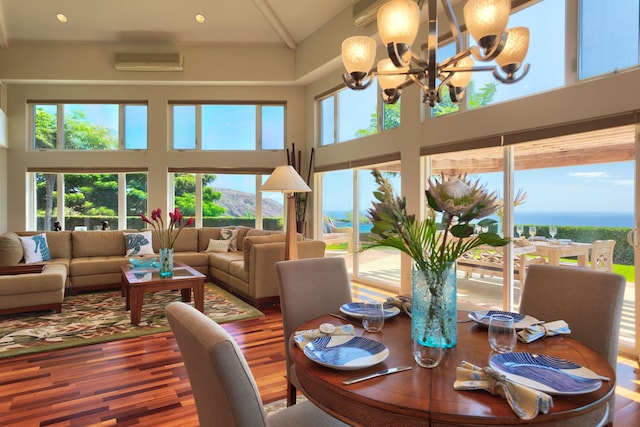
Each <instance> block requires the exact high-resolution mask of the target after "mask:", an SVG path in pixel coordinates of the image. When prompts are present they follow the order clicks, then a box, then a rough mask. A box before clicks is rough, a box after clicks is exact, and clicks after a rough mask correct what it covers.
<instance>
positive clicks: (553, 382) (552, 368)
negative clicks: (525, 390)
mask: <svg viewBox="0 0 640 427" xmlns="http://www.w3.org/2000/svg"><path fill="white" fill-rule="evenodd" d="M489 366H491V367H492V368H493V369H495V370H496V371H498V372H500V373H503V374H504V375H505V376H506V377H507V378H508V379H510V380H511V381H513V382H516V383H518V384H522V385H525V386H527V387H531V388H533V389H536V390H540V391H543V392H545V393H549V394H557V395H575V394H584V393H591V392H592V391H595V390H597V389H599V388H600V386H601V385H602V381H601V380H600V378H599V377H598V375H597V374H596V373H595V372H593V371H592V370H590V369H588V368H585V367H584V366H581V365H578V364H577V363H574V362H570V361H568V360H565V359H560V358H557V357H553V356H547V355H545V354H535V353H505V354H498V355H495V356H493V357H491V360H489Z"/></svg>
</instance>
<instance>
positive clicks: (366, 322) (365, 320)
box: [362, 302, 384, 332]
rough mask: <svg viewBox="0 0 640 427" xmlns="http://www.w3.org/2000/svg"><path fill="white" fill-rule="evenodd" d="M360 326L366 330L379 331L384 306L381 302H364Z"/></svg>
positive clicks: (381, 325)
mask: <svg viewBox="0 0 640 427" xmlns="http://www.w3.org/2000/svg"><path fill="white" fill-rule="evenodd" d="M362 326H363V327H364V329H365V330H366V331H367V332H380V331H381V330H382V327H383V326H384V307H383V304H382V303H381V302H371V303H365V304H364V312H363V315H362Z"/></svg>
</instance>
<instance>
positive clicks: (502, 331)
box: [489, 314, 516, 353]
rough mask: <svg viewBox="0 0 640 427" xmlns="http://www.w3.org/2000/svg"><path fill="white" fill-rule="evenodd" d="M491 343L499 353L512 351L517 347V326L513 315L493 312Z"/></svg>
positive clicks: (490, 331) (490, 328) (490, 325)
mask: <svg viewBox="0 0 640 427" xmlns="http://www.w3.org/2000/svg"><path fill="white" fill-rule="evenodd" d="M489 345H490V346H491V349H492V350H493V351H495V352H497V353H511V352H512V351H513V349H514V348H515V347H516V328H515V325H514V322H513V317H511V316H508V315H506V314H493V315H491V317H490V318H489Z"/></svg>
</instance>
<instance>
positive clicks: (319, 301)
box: [276, 257, 352, 405]
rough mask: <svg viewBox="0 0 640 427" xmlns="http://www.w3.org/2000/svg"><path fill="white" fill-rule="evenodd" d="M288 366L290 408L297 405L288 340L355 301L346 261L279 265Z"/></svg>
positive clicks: (315, 260)
mask: <svg viewBox="0 0 640 427" xmlns="http://www.w3.org/2000/svg"><path fill="white" fill-rule="evenodd" d="M276 271H277V273H278V286H279V290H280V310H281V312H282V324H283V329H284V353H285V357H286V362H287V405H293V404H295V403H296V383H297V381H296V379H295V375H294V370H293V367H292V362H291V358H290V357H289V338H290V337H291V334H293V333H294V332H295V330H296V328H297V327H298V326H300V325H301V324H303V323H305V322H307V321H309V320H311V319H313V318H314V317H318V316H320V315H322V314H327V313H331V312H333V311H336V310H338V309H339V308H340V306H341V305H342V304H346V303H348V302H351V301H352V296H351V280H350V279H349V274H348V273H347V264H346V262H345V260H344V258H340V257H334V258H307V259H300V260H291V261H280V262H278V263H276Z"/></svg>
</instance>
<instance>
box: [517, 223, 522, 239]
mask: <svg viewBox="0 0 640 427" xmlns="http://www.w3.org/2000/svg"><path fill="white" fill-rule="evenodd" d="M516 231H517V232H518V237H522V233H524V226H523V225H518V226H517V227H516Z"/></svg>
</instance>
